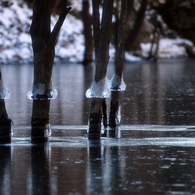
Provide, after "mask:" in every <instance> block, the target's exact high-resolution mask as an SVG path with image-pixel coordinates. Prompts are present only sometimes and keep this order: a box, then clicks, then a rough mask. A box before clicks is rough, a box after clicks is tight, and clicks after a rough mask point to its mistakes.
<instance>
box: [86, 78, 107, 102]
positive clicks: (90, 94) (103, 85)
mask: <svg viewBox="0 0 195 195" xmlns="http://www.w3.org/2000/svg"><path fill="white" fill-rule="evenodd" d="M86 97H87V98H109V97H110V81H109V80H108V79H107V78H105V79H102V80H101V81H99V82H98V83H96V82H95V81H93V83H92V85H91V87H90V88H89V89H88V90H87V91H86Z"/></svg>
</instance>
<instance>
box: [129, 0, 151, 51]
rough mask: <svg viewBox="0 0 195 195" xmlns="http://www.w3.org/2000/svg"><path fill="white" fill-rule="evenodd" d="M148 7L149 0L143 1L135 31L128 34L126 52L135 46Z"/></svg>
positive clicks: (134, 27) (135, 23)
mask: <svg viewBox="0 0 195 195" xmlns="http://www.w3.org/2000/svg"><path fill="white" fill-rule="evenodd" d="M146 6H147V0H142V3H141V7H140V9H139V10H138V12H137V16H136V20H135V22H134V26H133V29H132V30H130V32H129V33H128V36H127V39H126V46H125V47H126V51H131V49H132V47H133V44H134V43H135V41H136V38H137V35H138V33H139V31H140V28H141V26H142V23H143V20H144V17H145V11H146Z"/></svg>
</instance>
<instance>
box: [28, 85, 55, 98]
mask: <svg viewBox="0 0 195 195" xmlns="http://www.w3.org/2000/svg"><path fill="white" fill-rule="evenodd" d="M33 90H34V93H33V92H32V91H29V92H28V93H27V97H28V99H30V100H36V99H39V100H45V99H47V100H51V99H56V98H57V96H58V92H57V90H56V89H55V88H54V87H52V90H51V91H50V92H49V93H47V94H45V85H44V84H38V85H36V87H34V88H33Z"/></svg>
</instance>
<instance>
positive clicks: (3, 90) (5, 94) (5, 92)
mask: <svg viewBox="0 0 195 195" xmlns="http://www.w3.org/2000/svg"><path fill="white" fill-rule="evenodd" d="M10 94H11V93H10V90H9V89H8V88H7V87H6V86H5V85H4V84H3V83H1V84H0V99H10Z"/></svg>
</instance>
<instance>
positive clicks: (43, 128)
mask: <svg viewBox="0 0 195 195" xmlns="http://www.w3.org/2000/svg"><path fill="white" fill-rule="evenodd" d="M31 125H32V131H31V141H32V142H39V141H40V142H44V141H48V139H49V137H50V134H51V130H50V100H33V110H32V118H31Z"/></svg>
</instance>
